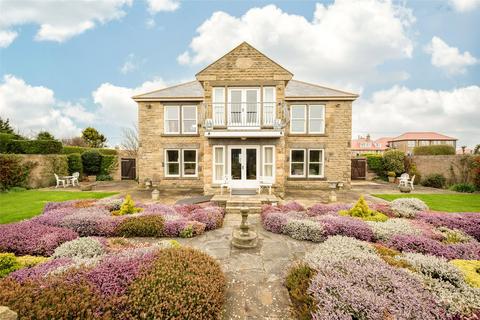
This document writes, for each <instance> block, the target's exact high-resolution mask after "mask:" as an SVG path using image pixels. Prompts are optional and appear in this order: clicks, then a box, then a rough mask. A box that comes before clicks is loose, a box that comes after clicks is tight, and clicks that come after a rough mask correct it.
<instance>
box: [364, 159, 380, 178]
mask: <svg viewBox="0 0 480 320" xmlns="http://www.w3.org/2000/svg"><path fill="white" fill-rule="evenodd" d="M365 157H366V158H367V165H368V169H369V170H372V171H373V172H375V173H376V174H377V175H379V176H380V175H384V174H385V169H384V166H383V156H382V155H378V154H369V155H366V156H365Z"/></svg>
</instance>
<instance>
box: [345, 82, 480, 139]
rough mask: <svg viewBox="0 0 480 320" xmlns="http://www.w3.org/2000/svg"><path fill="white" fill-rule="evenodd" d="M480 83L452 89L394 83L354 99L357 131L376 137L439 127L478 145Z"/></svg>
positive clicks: (356, 132)
mask: <svg viewBox="0 0 480 320" xmlns="http://www.w3.org/2000/svg"><path fill="white" fill-rule="evenodd" d="M479 105H480V86H469V87H463V88H457V89H453V90H450V91H436V90H426V89H415V90H411V89H408V88H405V87H401V86H394V87H392V88H390V89H388V90H382V91H377V92H375V93H374V94H373V95H372V97H371V98H370V99H366V100H365V99H360V100H359V101H358V102H355V103H354V109H353V131H354V136H356V135H357V134H366V133H372V135H374V136H375V137H381V136H395V135H400V134H401V133H403V132H405V131H436V132H439V133H443V134H447V135H451V136H454V137H456V138H458V139H459V145H468V146H474V145H475V144H477V143H478V137H480V126H479V125H478V124H479V123H480V113H479V112H478V107H479Z"/></svg>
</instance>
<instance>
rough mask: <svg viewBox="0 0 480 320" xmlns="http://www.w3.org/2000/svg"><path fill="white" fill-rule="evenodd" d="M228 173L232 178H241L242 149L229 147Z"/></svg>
mask: <svg viewBox="0 0 480 320" xmlns="http://www.w3.org/2000/svg"><path fill="white" fill-rule="evenodd" d="M230 157H231V158H230V160H231V162H230V168H231V169H230V174H231V176H232V180H241V179H242V149H240V148H239V149H231V150H230Z"/></svg>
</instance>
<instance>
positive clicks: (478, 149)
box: [473, 144, 480, 154]
mask: <svg viewBox="0 0 480 320" xmlns="http://www.w3.org/2000/svg"><path fill="white" fill-rule="evenodd" d="M473 153H474V154H480V144H477V145H476V146H475V150H473Z"/></svg>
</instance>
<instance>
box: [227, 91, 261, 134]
mask: <svg viewBox="0 0 480 320" xmlns="http://www.w3.org/2000/svg"><path fill="white" fill-rule="evenodd" d="M228 125H229V126H232V127H247V128H248V127H258V126H260V89H259V88H230V89H228Z"/></svg>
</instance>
